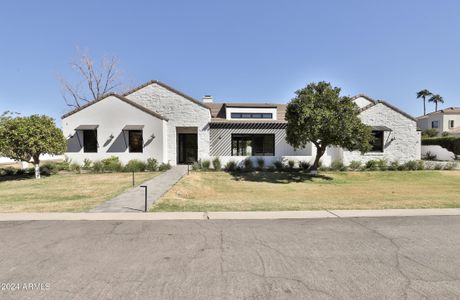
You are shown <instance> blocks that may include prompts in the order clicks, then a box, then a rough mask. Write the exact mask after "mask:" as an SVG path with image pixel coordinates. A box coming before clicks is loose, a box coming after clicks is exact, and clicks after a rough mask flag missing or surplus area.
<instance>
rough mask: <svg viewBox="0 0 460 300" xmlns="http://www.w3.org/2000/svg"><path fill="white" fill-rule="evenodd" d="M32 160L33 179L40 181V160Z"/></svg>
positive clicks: (36, 158)
mask: <svg viewBox="0 0 460 300" xmlns="http://www.w3.org/2000/svg"><path fill="white" fill-rule="evenodd" d="M33 159H34V166H35V179H40V159H39V158H38V157H37V156H36V157H34V158H33Z"/></svg>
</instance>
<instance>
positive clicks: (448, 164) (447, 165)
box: [444, 162, 457, 170]
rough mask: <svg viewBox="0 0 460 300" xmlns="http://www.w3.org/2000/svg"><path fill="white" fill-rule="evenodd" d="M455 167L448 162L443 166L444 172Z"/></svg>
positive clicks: (455, 165) (452, 163)
mask: <svg viewBox="0 0 460 300" xmlns="http://www.w3.org/2000/svg"><path fill="white" fill-rule="evenodd" d="M456 167H457V163H456V162H448V163H447V164H445V165H444V170H453V169H455V168H456Z"/></svg>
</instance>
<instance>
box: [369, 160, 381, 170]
mask: <svg viewBox="0 0 460 300" xmlns="http://www.w3.org/2000/svg"><path fill="white" fill-rule="evenodd" d="M378 167H379V165H378V162H377V161H376V160H368V161H367V162H366V169H368V170H369V171H375V170H377V169H378Z"/></svg>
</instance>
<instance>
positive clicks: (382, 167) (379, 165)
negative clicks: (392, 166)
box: [377, 159, 388, 171]
mask: <svg viewBox="0 0 460 300" xmlns="http://www.w3.org/2000/svg"><path fill="white" fill-rule="evenodd" d="M377 168H378V169H379V170H380V171H386V170H388V163H387V161H386V160H385V159H379V160H377Z"/></svg>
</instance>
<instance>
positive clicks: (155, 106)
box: [62, 80, 420, 165]
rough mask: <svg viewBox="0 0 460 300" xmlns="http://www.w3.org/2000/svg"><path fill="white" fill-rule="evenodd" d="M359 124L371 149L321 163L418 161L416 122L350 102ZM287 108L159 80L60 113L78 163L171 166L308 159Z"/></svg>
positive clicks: (332, 152)
mask: <svg viewBox="0 0 460 300" xmlns="http://www.w3.org/2000/svg"><path fill="white" fill-rule="evenodd" d="M353 99H354V101H355V103H356V105H357V106H358V107H359V108H360V110H361V113H360V117H361V119H362V121H363V122H364V123H365V124H367V125H369V126H372V128H373V134H374V136H375V143H374V145H373V151H372V152H369V153H366V154H364V155H361V153H359V152H350V151H345V150H343V149H337V148H330V149H328V150H327V153H326V154H325V155H324V156H323V159H322V162H323V164H324V165H329V164H330V163H331V162H332V161H334V160H340V161H343V162H344V163H345V164H348V163H349V162H350V161H352V160H361V161H363V162H365V161H367V160H371V159H386V160H388V161H393V160H398V161H400V162H404V161H408V160H416V159H420V132H419V131H417V126H416V120H415V119H414V118H413V117H411V116H410V115H408V114H406V113H404V112H402V111H401V110H399V109H397V108H396V107H394V106H392V105H391V104H389V103H387V102H384V101H377V100H373V99H371V98H369V97H367V96H365V95H357V96H355V97H353ZM285 110H286V105H285V104H269V103H237V102H225V103H215V102H214V101H213V99H212V97H210V96H205V97H204V98H203V99H202V101H199V100H196V99H194V98H192V97H190V96H188V95H186V94H184V93H182V92H180V91H178V90H176V89H174V88H172V87H170V86H168V85H166V84H164V83H162V82H160V81H156V80H154V81H150V82H148V83H146V84H144V85H141V86H139V87H137V88H135V89H133V90H131V91H129V92H127V93H125V94H123V95H116V94H110V95H107V96H106V97H104V98H102V99H100V100H97V101H93V102H89V103H87V104H86V105H84V106H82V107H80V108H78V109H75V110H73V111H71V112H69V113H67V114H65V115H63V116H62V128H63V131H64V135H65V136H66V137H67V139H68V149H67V153H66V155H67V157H68V158H70V159H71V160H72V161H74V162H77V163H83V161H84V160H85V159H90V160H92V161H95V160H100V159H103V158H106V157H110V156H113V155H115V156H118V157H119V158H120V160H121V161H122V162H124V163H126V162H128V161H129V160H130V159H140V160H147V159H148V158H156V159H157V160H158V161H159V162H164V163H170V164H172V165H176V164H183V163H190V162H193V161H196V160H199V159H212V158H214V157H219V158H220V159H221V161H222V163H223V164H225V163H226V162H227V161H229V160H234V161H237V162H240V161H243V160H244V159H246V158H248V157H252V158H254V159H255V158H264V159H265V160H266V162H267V163H270V162H273V161H274V160H279V159H294V160H297V161H311V160H312V159H313V158H314V156H315V153H316V149H315V147H314V146H313V145H311V144H309V145H307V147H306V148H305V149H298V150H295V149H293V148H292V147H291V146H290V145H288V144H287V143H286V141H285V136H286V132H285V128H286V121H285V119H284V114H285Z"/></svg>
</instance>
